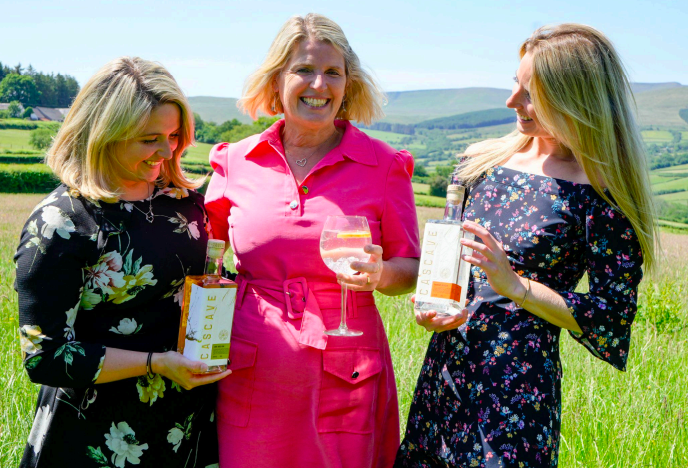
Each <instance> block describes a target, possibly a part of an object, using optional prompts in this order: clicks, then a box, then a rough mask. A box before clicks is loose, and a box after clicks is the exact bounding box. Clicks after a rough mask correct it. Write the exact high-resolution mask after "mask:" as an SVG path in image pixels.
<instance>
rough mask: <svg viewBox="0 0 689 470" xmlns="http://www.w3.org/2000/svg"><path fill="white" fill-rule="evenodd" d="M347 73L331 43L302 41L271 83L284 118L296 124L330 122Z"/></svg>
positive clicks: (308, 125)
mask: <svg viewBox="0 0 689 470" xmlns="http://www.w3.org/2000/svg"><path fill="white" fill-rule="evenodd" d="M346 86H347V77H346V73H345V60H344V57H343V56H342V54H341V53H340V52H339V51H338V50H337V49H336V48H335V47H334V46H332V45H331V44H329V43H327V42H320V41H317V40H315V39H307V40H305V41H302V42H301V43H299V44H298V45H297V46H295V49H294V51H293V53H292V57H291V58H290V60H289V61H288V62H287V64H285V67H284V68H283V70H282V71H281V72H280V74H279V75H278V76H277V79H276V80H275V82H274V83H273V89H274V91H276V92H278V93H279V94H280V101H281V102H282V107H283V109H284V113H285V121H286V122H287V123H289V124H290V125H291V126H294V127H296V128H303V129H304V130H318V129H322V128H325V127H328V126H332V125H333V122H334V121H335V117H336V116H337V113H338V111H339V109H340V106H341V105H342V99H343V98H344V94H345V88H346Z"/></svg>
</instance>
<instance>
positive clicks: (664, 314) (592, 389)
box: [0, 194, 688, 468]
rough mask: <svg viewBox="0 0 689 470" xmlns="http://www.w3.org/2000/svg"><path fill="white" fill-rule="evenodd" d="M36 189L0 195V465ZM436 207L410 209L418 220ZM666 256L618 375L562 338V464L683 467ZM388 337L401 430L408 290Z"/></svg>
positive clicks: (682, 271) (21, 432)
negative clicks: (23, 253) (22, 254)
mask: <svg viewBox="0 0 689 470" xmlns="http://www.w3.org/2000/svg"><path fill="white" fill-rule="evenodd" d="M42 197H43V196H41V195H13V194H0V370H1V372H0V389H2V390H3V399H2V401H1V402H0V467H16V466H17V465H18V463H19V459H20V458H21V455H22V452H23V449H24V445H25V443H26V439H27V437H28V434H29V431H30V429H31V422H32V419H33V413H34V406H35V400H36V394H37V392H38V387H37V386H35V385H33V384H31V383H30V382H29V380H28V379H27V377H26V375H25V373H24V372H23V370H22V367H21V354H20V352H19V341H18V337H17V328H18V320H17V300H16V294H15V293H14V291H13V289H12V284H13V282H14V264H13V262H12V257H13V255H14V251H15V249H16V245H17V242H18V235H19V232H20V230H21V227H22V225H23V223H24V221H25V219H26V217H27V216H28V214H29V212H30V211H31V209H32V208H33V206H34V205H35V204H36V203H38V202H39V201H40V199H41V198H42ZM438 213H442V210H440V209H431V208H419V213H418V215H419V219H420V220H419V223H420V225H421V226H422V225H423V221H424V220H425V219H427V218H434V217H437V216H438ZM663 246H664V249H665V252H666V253H665V255H666V258H667V259H666V260H665V262H664V263H663V265H662V266H661V269H659V270H658V272H657V273H655V274H654V277H653V279H648V278H647V279H645V280H644V281H643V283H642V286H641V289H640V295H639V312H638V315H637V321H636V322H635V323H634V329H633V334H632V347H631V351H630V356H629V362H628V367H627V372H619V371H616V370H614V369H613V368H612V367H610V366H608V365H606V364H604V363H603V362H601V361H600V360H598V359H595V358H594V357H593V356H592V355H591V354H589V353H588V352H587V351H586V350H584V348H583V347H582V346H580V345H578V344H577V343H575V342H574V341H573V340H571V339H570V338H569V337H568V335H562V338H563V339H562V344H561V354H562V363H563V369H564V378H563V390H562V402H563V403H562V411H563V412H562V439H561V442H560V465H561V466H563V467H679V468H686V467H687V450H688V449H687V439H688V435H687V434H688V433H687V315H686V313H687V282H686V275H687V263H686V260H687V237H686V235H684V236H682V235H668V234H664V235H663ZM376 297H377V302H378V306H379V309H380V311H381V315H382V318H383V322H384V325H385V328H386V331H387V334H388V337H389V340H390V348H391V351H392V358H393V364H394V367H395V373H396V377H397V389H398V396H399V401H400V421H401V423H402V426H403V429H402V431H404V424H405V423H406V418H407V413H408V411H409V405H410V402H411V398H412V393H413V391H414V387H415V385H416V379H417V375H418V373H419V370H420V368H421V364H422V362H423V358H424V355H425V351H426V347H427V345H428V340H429V338H430V336H431V335H430V333H428V332H426V330H424V329H423V328H421V327H419V326H417V325H416V323H415V322H414V317H413V312H412V308H411V303H410V302H409V296H408V295H405V296H400V297H385V296H382V295H378V294H376Z"/></svg>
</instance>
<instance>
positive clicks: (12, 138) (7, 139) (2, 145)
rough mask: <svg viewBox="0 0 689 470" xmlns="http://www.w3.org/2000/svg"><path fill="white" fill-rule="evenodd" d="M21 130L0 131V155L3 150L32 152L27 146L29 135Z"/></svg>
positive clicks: (29, 146) (31, 148)
mask: <svg viewBox="0 0 689 470" xmlns="http://www.w3.org/2000/svg"><path fill="white" fill-rule="evenodd" d="M30 132H31V131H27V130H22V129H0V153H2V152H3V151H4V150H34V148H33V147H32V146H31V145H29V133H30Z"/></svg>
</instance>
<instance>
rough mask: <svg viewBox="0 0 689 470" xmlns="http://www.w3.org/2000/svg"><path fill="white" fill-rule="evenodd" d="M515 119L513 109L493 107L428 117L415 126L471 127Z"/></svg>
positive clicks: (491, 124)
mask: <svg viewBox="0 0 689 470" xmlns="http://www.w3.org/2000/svg"><path fill="white" fill-rule="evenodd" d="M516 120H517V117H516V115H515V112H514V110H513V109H509V108H495V109H487V110H485V111H473V112H470V113H463V114H456V115H454V116H447V117H442V118H436V119H430V120H428V121H422V122H420V123H418V124H417V125H416V127H417V128H422V129H472V128H476V127H488V126H497V125H499V124H508V123H511V122H514V121H516Z"/></svg>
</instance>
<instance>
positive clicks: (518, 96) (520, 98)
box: [505, 52, 551, 137]
mask: <svg viewBox="0 0 689 470" xmlns="http://www.w3.org/2000/svg"><path fill="white" fill-rule="evenodd" d="M532 67H533V56H532V55H531V53H530V52H527V53H526V54H524V57H522V60H521V62H520V63H519V68H518V69H517V75H516V76H515V77H514V82H515V83H514V87H512V95H511V96H510V97H509V98H508V99H507V102H506V103H505V104H506V105H507V107H508V108H512V109H514V110H515V111H516V112H517V130H519V132H521V133H522V134H524V135H528V136H530V137H551V136H550V134H548V132H546V130H545V129H543V127H542V126H541V124H540V123H539V122H538V118H537V117H536V109H535V108H534V105H533V103H532V102H531V95H530V94H529V82H530V81H531V70H532Z"/></svg>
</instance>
